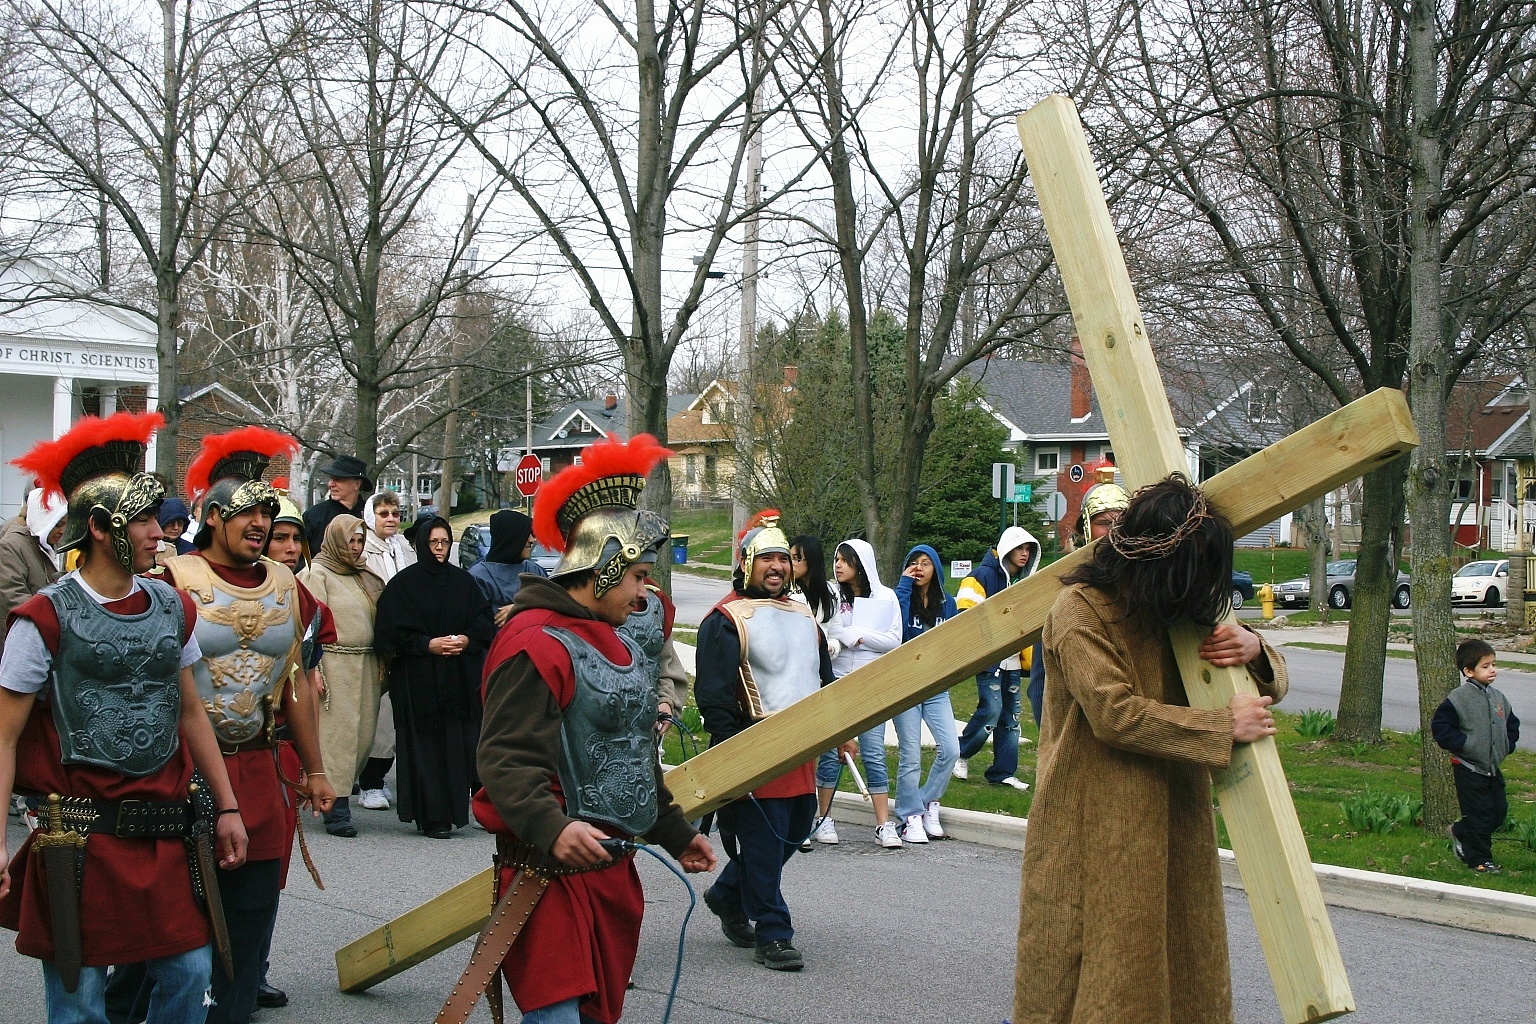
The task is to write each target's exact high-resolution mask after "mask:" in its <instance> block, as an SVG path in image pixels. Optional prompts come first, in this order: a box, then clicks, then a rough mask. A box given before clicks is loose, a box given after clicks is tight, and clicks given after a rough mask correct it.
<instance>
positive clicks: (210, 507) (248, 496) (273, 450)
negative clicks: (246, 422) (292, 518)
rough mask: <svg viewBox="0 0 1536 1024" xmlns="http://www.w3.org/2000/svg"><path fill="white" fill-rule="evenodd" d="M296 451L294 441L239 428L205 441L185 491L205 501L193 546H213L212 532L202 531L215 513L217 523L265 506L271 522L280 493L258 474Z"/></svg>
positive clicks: (189, 471)
mask: <svg viewBox="0 0 1536 1024" xmlns="http://www.w3.org/2000/svg"><path fill="white" fill-rule="evenodd" d="M295 447H296V446H295V443H294V440H293V438H291V437H288V436H287V435H285V434H279V433H278V432H277V431H275V430H268V429H266V428H265V427H241V428H239V429H238V430H231V431H229V432H228V433H224V434H214V435H212V436H210V437H205V438H203V445H202V447H201V448H200V449H199V450H198V453H197V457H196V458H194V459H193V460H192V465H191V466H189V467H187V493H188V494H189V495H191V496H192V497H193V498H198V497H201V498H202V499H203V521H202V522H201V523H199V524H198V526H199V529H198V531H197V536H196V537H195V538H193V543H195V544H196V545H197V546H198V547H199V548H204V547H207V546H208V545H209V544H210V543H212V541H213V534H212V532H211V531H208V530H204V529H202V527H204V526H206V525H207V523H208V517H209V516H211V515H212V514H213V511H214V509H218V511H219V517H220V518H221V519H229V518H231V517H233V516H238V515H240V514H242V513H244V512H249V511H250V510H251V509H253V508H256V507H257V506H263V507H265V508H267V509H268V510H269V511H270V512H271V513H272V516H273V517H274V518H275V517H276V516H277V514H278V511H279V504H278V499H279V497H280V495H279V494H278V492H277V489H276V488H274V487H273V486H272V485H271V484H269V483H267V482H266V481H265V480H263V479H262V476H263V474H265V473H266V471H267V466H268V465H269V464H271V462H272V459H273V457H274V456H277V455H291V454H292V452H293V449H294V448H295Z"/></svg>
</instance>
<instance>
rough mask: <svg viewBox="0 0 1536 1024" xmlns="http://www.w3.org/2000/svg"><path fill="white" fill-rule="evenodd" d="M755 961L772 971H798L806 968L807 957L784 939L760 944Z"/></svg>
mask: <svg viewBox="0 0 1536 1024" xmlns="http://www.w3.org/2000/svg"><path fill="white" fill-rule="evenodd" d="M753 959H754V960H756V961H757V962H758V963H760V964H762V965H763V966H764V967H766V968H768V969H769V970H770V971H798V970H800V968H802V967H804V966H805V957H803V956H801V955H800V951H799V950H798V949H796V948H795V947H794V946H791V945H790V944H789V943H788V942H786V941H784V940H783V939H774V940H773V941H772V942H760V943H758V946H757V954H756V955H755V956H754V957H753Z"/></svg>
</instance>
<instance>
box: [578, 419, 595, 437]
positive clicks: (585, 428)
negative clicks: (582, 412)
mask: <svg viewBox="0 0 1536 1024" xmlns="http://www.w3.org/2000/svg"><path fill="white" fill-rule="evenodd" d="M576 430H577V431H578V432H579V433H582V434H591V433H593V432H594V431H595V430H596V428H595V427H593V426H592V423H591V421H589V420H588V419H587V418H586V417H585V416H583V417H582V419H581V422H580V426H578V427H577V428H576Z"/></svg>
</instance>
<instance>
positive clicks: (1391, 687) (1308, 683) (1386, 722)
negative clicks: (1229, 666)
mask: <svg viewBox="0 0 1536 1024" xmlns="http://www.w3.org/2000/svg"><path fill="white" fill-rule="evenodd" d="M1273 639H1274V637H1273V636H1272V635H1271V640H1273ZM1281 653H1282V654H1284V655H1285V663H1286V665H1287V666H1288V667H1289V668H1290V670H1291V691H1290V693H1289V694H1287V695H1286V698H1285V700H1283V701H1282V702H1281V703H1280V708H1281V710H1283V711H1289V712H1291V713H1292V714H1297V713H1300V712H1302V711H1305V710H1307V709H1309V708H1326V709H1327V710H1329V711H1333V712H1337V711H1338V710H1339V687H1340V685H1341V684H1342V682H1343V679H1344V655H1343V653H1342V652H1336V651H1315V650H1311V649H1310V648H1306V647H1282V648H1281ZM1494 685H1495V686H1497V687H1498V688H1499V689H1501V690H1503V691H1504V694H1505V696H1507V697H1508V698H1509V701H1510V703H1511V704H1512V705H1513V706H1514V709H1515V714H1516V715H1519V716H1520V718H1521V725H1522V729H1521V735H1520V749H1521V750H1536V674H1533V673H1531V672H1525V671H1515V670H1513V669H1509V668H1500V669H1499V678H1498V680H1497V681H1496V682H1495V683H1494ZM1381 724H1382V725H1383V726H1385V727H1386V728H1388V729H1396V730H1397V731H1399V732H1413V731H1414V730H1415V729H1417V728H1418V727H1419V673H1418V669H1417V668H1416V667H1415V665H1414V662H1413V659H1412V658H1388V659H1387V668H1386V681H1385V683H1384V684H1383V687H1382V702H1381Z"/></svg>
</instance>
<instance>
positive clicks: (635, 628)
mask: <svg viewBox="0 0 1536 1024" xmlns="http://www.w3.org/2000/svg"><path fill="white" fill-rule="evenodd" d="M666 628H667V622H666V610H665V609H664V608H663V607H662V604H661V598H659V597H657V596H656V595H655V594H651V593H647V594H646V595H645V611H643V612H630V613H629V618H627V619H625V620H624V625H622V626H619V627H618V632H619V634H620V635H621V636H627V637H629V638H630V639H631V640H633V641H634V642H635V645H636V646H637V647H639V648H640V653H641V654H644V655H645V656H646V657H647V658H649V659H650V660H651V662H652V663H653V664H655V663H657V662H659V661H660V660H661V649H662V647H664V646H665V645H666V642H667V632H666Z"/></svg>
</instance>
